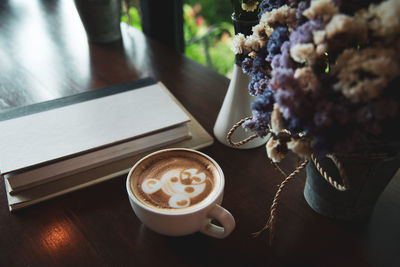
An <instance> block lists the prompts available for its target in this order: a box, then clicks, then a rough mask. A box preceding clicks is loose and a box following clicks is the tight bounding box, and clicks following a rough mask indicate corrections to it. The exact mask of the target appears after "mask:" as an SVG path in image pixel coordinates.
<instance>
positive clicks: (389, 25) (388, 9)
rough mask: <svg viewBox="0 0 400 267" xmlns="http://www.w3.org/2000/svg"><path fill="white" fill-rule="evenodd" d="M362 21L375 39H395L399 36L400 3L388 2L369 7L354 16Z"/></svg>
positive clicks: (397, 0)
mask: <svg viewBox="0 0 400 267" xmlns="http://www.w3.org/2000/svg"><path fill="white" fill-rule="evenodd" d="M355 17H356V18H361V19H363V20H364V21H365V22H366V23H367V24H368V28H369V29H370V30H371V31H372V34H373V35H374V36H376V37H385V38H389V39H390V37H395V36H397V37H398V35H399V34H400V1H399V0H388V1H384V2H382V3H381V4H379V5H370V7H369V8H368V10H361V11H359V12H358V13H356V15H355Z"/></svg>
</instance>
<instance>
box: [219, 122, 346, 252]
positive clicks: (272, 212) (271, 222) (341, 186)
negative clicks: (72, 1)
mask: <svg viewBox="0 0 400 267" xmlns="http://www.w3.org/2000/svg"><path fill="white" fill-rule="evenodd" d="M251 119H252V117H246V118H244V119H241V120H240V121H238V122H237V123H235V125H233V126H232V128H231V129H230V130H229V132H228V134H227V136H226V140H227V141H228V143H229V144H230V145H232V146H234V147H238V146H241V145H243V144H246V143H247V142H249V141H251V140H253V139H255V138H257V137H258V136H257V135H256V134H254V135H252V136H250V137H248V138H246V139H244V140H241V141H237V142H234V141H233V140H232V134H233V133H234V132H235V130H236V129H237V128H238V127H240V126H241V125H242V124H243V123H244V122H246V121H247V120H251ZM269 129H271V127H269ZM283 131H284V133H285V134H287V133H289V135H290V136H292V135H291V133H290V132H289V131H287V130H283ZM268 133H269V134H272V135H274V133H272V132H271V131H270V130H269V131H268ZM326 157H327V158H329V159H330V160H332V162H333V163H334V164H335V166H336V168H337V169H338V171H339V175H340V178H341V180H342V183H338V182H337V181H336V179H333V178H332V177H331V176H330V175H328V174H327V172H326V171H325V170H324V169H323V168H322V167H321V165H320V163H319V161H318V160H317V157H316V156H315V154H314V153H313V154H311V160H312V162H313V163H314V165H315V167H316V168H317V170H318V171H319V173H320V174H321V176H322V177H323V178H324V179H325V180H326V181H327V182H328V183H329V184H330V185H331V186H333V187H334V188H335V189H337V190H339V191H346V190H348V189H349V187H350V186H349V182H348V179H347V175H346V172H345V171H344V169H343V167H342V164H341V163H340V161H339V160H338V159H337V157H336V156H335V155H333V154H328V155H326ZM270 162H271V164H272V165H273V166H274V168H275V169H276V170H278V171H279V172H280V173H281V174H282V175H283V177H285V179H284V180H283V181H282V182H281V183H280V185H279V187H278V190H277V191H276V193H275V196H274V199H273V201H272V205H271V207H270V209H269V218H268V221H267V223H266V224H265V225H264V227H263V228H262V229H261V230H259V231H257V232H255V233H253V236H254V237H257V236H258V235H259V234H261V233H262V232H264V231H265V230H269V233H270V234H269V244H270V245H271V244H272V241H273V238H274V235H275V222H276V213H277V207H278V204H279V199H280V195H281V192H282V190H283V188H284V187H285V186H286V185H287V183H288V182H289V181H290V180H292V179H293V178H294V177H295V176H296V175H297V174H298V173H299V172H300V171H301V170H303V169H304V167H305V166H306V165H307V163H308V162H309V160H308V159H305V160H304V161H303V162H302V163H300V164H299V165H298V166H297V167H296V169H295V170H294V171H293V172H292V173H291V174H289V175H286V173H285V172H284V171H283V170H282V169H281V168H280V167H279V165H278V164H277V163H275V162H273V161H272V160H270Z"/></svg>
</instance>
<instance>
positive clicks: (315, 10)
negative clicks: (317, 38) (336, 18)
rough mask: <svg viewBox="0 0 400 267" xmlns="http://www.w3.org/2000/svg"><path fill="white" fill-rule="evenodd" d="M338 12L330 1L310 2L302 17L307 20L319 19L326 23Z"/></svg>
mask: <svg viewBox="0 0 400 267" xmlns="http://www.w3.org/2000/svg"><path fill="white" fill-rule="evenodd" d="M338 12H339V9H338V8H337V7H336V6H335V4H333V3H332V2H331V1H330V0H312V1H311V4H310V7H309V8H307V9H306V10H304V12H303V15H304V16H305V17H307V18H309V19H321V20H322V21H324V22H327V21H329V20H330V19H331V18H332V16H333V15H335V14H337V13H338Z"/></svg>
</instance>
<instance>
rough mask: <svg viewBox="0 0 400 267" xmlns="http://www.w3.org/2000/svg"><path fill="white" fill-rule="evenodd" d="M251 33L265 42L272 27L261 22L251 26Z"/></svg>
mask: <svg viewBox="0 0 400 267" xmlns="http://www.w3.org/2000/svg"><path fill="white" fill-rule="evenodd" d="M252 31H253V35H255V36H256V37H258V38H259V39H260V40H261V41H262V42H264V43H267V42H268V40H269V37H270V36H271V34H272V32H273V31H274V29H272V28H271V27H268V26H265V25H263V24H260V23H259V24H257V25H255V26H253V28H252Z"/></svg>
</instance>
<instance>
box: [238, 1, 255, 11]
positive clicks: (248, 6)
mask: <svg viewBox="0 0 400 267" xmlns="http://www.w3.org/2000/svg"><path fill="white" fill-rule="evenodd" d="M257 6H258V2H257V1H250V2H248V3H242V9H243V10H244V11H247V12H253V11H254V10H256V9H257Z"/></svg>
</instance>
